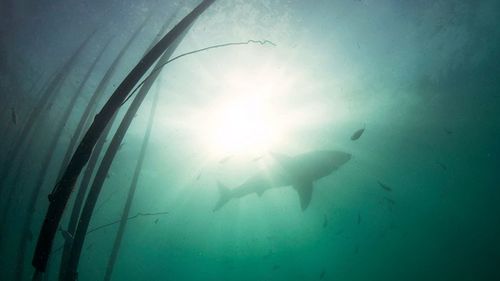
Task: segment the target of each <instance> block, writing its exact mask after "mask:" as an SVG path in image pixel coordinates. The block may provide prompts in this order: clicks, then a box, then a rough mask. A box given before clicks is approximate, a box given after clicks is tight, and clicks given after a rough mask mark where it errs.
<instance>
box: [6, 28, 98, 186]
mask: <svg viewBox="0 0 500 281" xmlns="http://www.w3.org/2000/svg"><path fill="white" fill-rule="evenodd" d="M96 31H97V30H95V31H94V32H92V33H91V34H90V35H89V36H88V37H87V38H86V39H85V40H84V41H83V42H82V43H81V44H80V46H79V47H78V49H77V50H76V51H75V53H73V55H72V56H71V57H70V58H69V59H68V60H67V61H66V63H65V64H64V65H63V66H62V68H61V69H60V70H59V72H58V74H57V75H56V77H54V79H53V80H52V82H51V83H50V85H49V86H48V87H47V89H45V91H44V93H43V95H42V96H41V97H40V99H39V101H38V103H37V105H36V106H35V107H34V108H33V111H32V112H31V114H30V116H29V117H28V120H27V121H26V123H25V125H24V127H23V129H22V131H21V133H20V135H19V138H18V141H17V143H16V146H15V147H14V149H13V150H12V151H11V152H10V153H9V154H8V155H7V158H6V161H5V164H4V167H3V169H2V171H1V173H0V193H1V192H2V189H3V187H4V186H5V185H4V184H3V183H4V181H5V180H6V179H7V176H8V175H9V173H10V171H11V168H12V167H13V165H12V163H13V161H14V160H15V159H16V158H18V157H17V156H18V154H19V152H20V151H21V148H22V147H23V146H24V144H25V143H28V146H27V148H29V147H30V145H31V141H32V139H33V138H29V137H28V136H29V134H30V133H31V131H32V129H33V127H34V126H35V124H36V123H37V122H38V121H39V120H40V115H41V114H42V113H43V112H44V111H45V110H46V108H47V106H48V105H50V104H52V102H53V100H54V98H55V95H56V94H57V92H58V91H59V89H60V88H61V86H62V84H63V82H64V80H65V78H66V77H67V74H68V72H69V70H70V69H71V68H72V67H73V65H74V64H75V62H76V60H77V58H78V57H79V56H80V54H81V53H82V51H83V49H84V48H85V46H86V45H87V44H88V43H89V42H90V39H91V38H92V37H93V35H94V34H95V32H96ZM28 139H29V141H28V142H27V140H28Z"/></svg>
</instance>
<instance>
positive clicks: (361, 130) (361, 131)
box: [351, 125, 366, 141]
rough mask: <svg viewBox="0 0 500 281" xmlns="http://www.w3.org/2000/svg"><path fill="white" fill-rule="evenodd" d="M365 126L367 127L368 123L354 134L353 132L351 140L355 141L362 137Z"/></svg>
mask: <svg viewBox="0 0 500 281" xmlns="http://www.w3.org/2000/svg"><path fill="white" fill-rule="evenodd" d="M365 128H366V125H365V127H363V128H361V129H359V130H357V131H356V132H354V134H352V136H351V140H352V141H355V140H357V139H359V138H360V137H361V135H362V134H363V133H364V132H365Z"/></svg>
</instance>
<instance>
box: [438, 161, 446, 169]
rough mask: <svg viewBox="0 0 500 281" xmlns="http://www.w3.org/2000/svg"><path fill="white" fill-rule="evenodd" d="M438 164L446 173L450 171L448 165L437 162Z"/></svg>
mask: <svg viewBox="0 0 500 281" xmlns="http://www.w3.org/2000/svg"><path fill="white" fill-rule="evenodd" d="M436 163H437V164H438V165H439V166H440V167H441V168H442V169H443V170H445V171H446V170H448V167H446V165H445V164H443V163H442V162H439V161H437V162H436Z"/></svg>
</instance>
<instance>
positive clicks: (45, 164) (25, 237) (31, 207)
mask: <svg viewBox="0 0 500 281" xmlns="http://www.w3.org/2000/svg"><path fill="white" fill-rule="evenodd" d="M108 43H109V42H108ZM101 55H102V52H101ZM98 59H99V57H98V58H97V59H96V60H95V61H94V63H93V65H92V67H91V68H90V69H89V71H88V72H87V74H86V75H85V78H84V80H82V82H81V83H80V86H79V87H78V89H77V90H76V91H75V93H74V94H73V96H72V97H71V100H70V102H69V104H68V106H67V107H66V109H65V110H64V112H63V114H62V116H61V117H60V118H59V121H58V124H56V125H55V127H56V130H55V132H54V133H53V137H52V140H51V141H50V144H49V146H48V148H46V149H45V155H44V156H43V158H42V159H43V160H42V163H41V169H40V171H39V172H38V175H37V177H36V181H35V185H34V187H35V188H34V190H32V192H31V195H30V197H29V198H30V199H29V203H28V209H27V212H28V213H27V218H26V220H25V222H24V224H23V228H22V231H21V233H22V236H21V243H20V246H19V249H18V252H17V254H18V261H17V263H16V266H17V269H16V275H17V278H16V280H22V272H23V265H24V262H23V261H24V259H25V252H26V248H27V244H28V242H29V236H30V235H31V231H30V227H31V223H32V220H33V215H34V211H35V206H36V202H37V198H38V196H39V194H40V191H41V187H42V186H43V183H44V181H45V178H46V176H47V174H48V168H49V166H50V162H51V161H52V158H53V156H54V154H55V151H56V148H57V144H58V142H59V139H60V138H61V135H62V133H63V129H64V127H65V126H66V121H67V120H68V118H69V116H70V114H71V112H72V111H73V109H74V107H75V105H76V101H77V99H78V98H79V96H80V93H81V91H82V89H83V86H84V84H85V82H86V80H87V79H88V78H89V76H90V72H91V71H92V69H93V68H94V66H95V65H96V63H97V60H98Z"/></svg>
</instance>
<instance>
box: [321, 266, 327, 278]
mask: <svg viewBox="0 0 500 281" xmlns="http://www.w3.org/2000/svg"><path fill="white" fill-rule="evenodd" d="M325 275H326V270H325V269H324V268H323V270H322V271H321V273H320V274H319V279H323V278H325Z"/></svg>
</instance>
